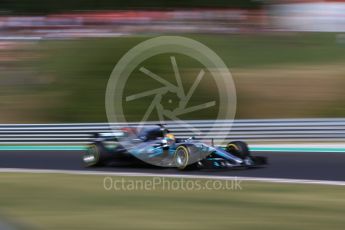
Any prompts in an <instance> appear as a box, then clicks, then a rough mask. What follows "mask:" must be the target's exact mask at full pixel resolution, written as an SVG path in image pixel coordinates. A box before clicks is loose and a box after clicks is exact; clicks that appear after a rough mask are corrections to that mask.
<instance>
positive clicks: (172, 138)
mask: <svg viewBox="0 0 345 230" xmlns="http://www.w3.org/2000/svg"><path fill="white" fill-rule="evenodd" d="M164 139H165V140H166V142H167V145H172V144H174V143H175V141H176V138H175V136H174V134H171V133H167V134H165V136H164Z"/></svg>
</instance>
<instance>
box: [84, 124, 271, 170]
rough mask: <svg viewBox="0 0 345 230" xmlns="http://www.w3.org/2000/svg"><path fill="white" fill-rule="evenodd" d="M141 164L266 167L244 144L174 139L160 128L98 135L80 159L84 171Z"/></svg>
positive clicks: (153, 127)
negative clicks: (88, 168)
mask: <svg viewBox="0 0 345 230" xmlns="http://www.w3.org/2000/svg"><path fill="white" fill-rule="evenodd" d="M138 160H139V161H141V162H145V163H147V164H151V165H155V166H160V167H174V168H178V169H186V168H235V167H236V168H251V167H257V166H263V165H266V164H267V160H266V158H265V157H260V156H252V155H251V153H250V151H249V149H248V146H247V144H246V143H244V142H241V141H233V142H230V143H228V144H227V145H226V147H220V146H214V145H213V144H205V143H203V142H201V141H199V140H195V139H194V138H193V137H191V138H187V139H178V138H175V136H174V135H173V134H171V133H170V132H169V130H167V129H166V128H165V127H164V126H162V125H150V126H143V127H140V128H136V127H126V128H122V129H121V130H120V132H116V133H99V134H96V135H95V140H94V142H93V144H91V145H90V146H89V147H88V149H87V150H86V152H85V153H84V155H83V162H84V164H85V166H86V167H91V166H104V165H109V164H116V163H120V162H133V161H138Z"/></svg>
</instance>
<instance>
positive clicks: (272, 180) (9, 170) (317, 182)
mask: <svg viewBox="0 0 345 230" xmlns="http://www.w3.org/2000/svg"><path fill="white" fill-rule="evenodd" d="M0 173H37V174H68V175H94V176H127V177H165V178H185V179H212V180H242V181H257V182H269V183H284V184H314V185H337V186H345V181H328V180H303V179H284V178H260V177H236V176H206V175H185V174H159V173H158V174H157V173H136V172H106V171H81V170H50V169H18V168H1V169H0Z"/></svg>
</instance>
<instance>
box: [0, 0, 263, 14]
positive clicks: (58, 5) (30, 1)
mask: <svg viewBox="0 0 345 230" xmlns="http://www.w3.org/2000/svg"><path fill="white" fill-rule="evenodd" d="M1 2H2V3H1V10H3V11H4V12H6V11H8V12H10V13H17V14H23V13H24V14H46V13H56V12H62V11H75V10H77V11H83V10H114V9H116V10H119V9H122V10H125V9H169V8H223V7H230V8H249V9H255V8H260V7H261V6H262V4H263V2H262V1H259V0H212V1H210V0H189V1H184V0H166V1H161V0H150V1H138V0H97V1H92V0H73V1H71V0H59V1H55V0H2V1H1Z"/></svg>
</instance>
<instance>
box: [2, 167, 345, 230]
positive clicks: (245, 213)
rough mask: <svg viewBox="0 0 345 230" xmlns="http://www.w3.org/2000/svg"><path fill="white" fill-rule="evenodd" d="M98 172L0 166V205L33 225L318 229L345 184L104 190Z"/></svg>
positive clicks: (337, 223)
mask: <svg viewBox="0 0 345 230" xmlns="http://www.w3.org/2000/svg"><path fill="white" fill-rule="evenodd" d="M103 179H104V177H103V176H76V175H57V174H49V175H40V174H15V173H2V174H0V194H1V196H0V207H1V208H0V211H1V212H2V213H5V215H7V216H10V217H11V218H13V219H17V220H20V222H22V223H27V224H29V225H31V226H34V227H37V228H39V229H83V230H85V229H138V228H140V229H198V230H201V229H253V228H256V229H272V230H276V229H312V230H317V229H320V230H321V229H322V230H323V229H343V227H344V226H345V219H344V212H345V199H344V192H345V187H340V186H339V187H338V186H321V185H293V184H276V183H256V182H242V183H241V187H242V190H201V191H197V190H194V191H182V190H176V191H171V190H170V191H167V190H163V189H162V186H158V187H156V189H155V190H151V191H144V190H136V191H123V190H122V191H115V190H111V191H107V190H105V189H104V188H103ZM112 179H113V180H115V179H121V178H120V177H112ZM126 179H127V180H128V181H129V180H135V181H142V182H143V181H144V180H150V179H149V178H132V177H130V178H128V177H127V178H126ZM166 180H169V181H171V180H172V179H166ZM194 182H195V181H194ZM201 183H205V180H201ZM222 183H225V182H222Z"/></svg>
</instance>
